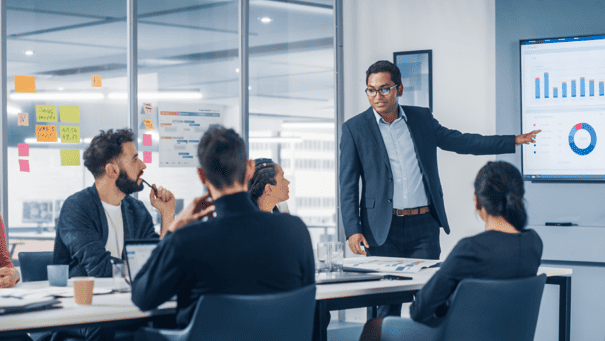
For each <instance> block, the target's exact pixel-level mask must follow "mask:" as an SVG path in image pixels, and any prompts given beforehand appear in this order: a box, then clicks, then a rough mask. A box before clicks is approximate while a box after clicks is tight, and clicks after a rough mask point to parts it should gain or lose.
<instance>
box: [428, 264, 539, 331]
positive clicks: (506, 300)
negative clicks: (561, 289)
mask: <svg viewBox="0 0 605 341" xmlns="http://www.w3.org/2000/svg"><path fill="white" fill-rule="evenodd" d="M545 283H546V275H545V274H542V275H539V276H533V277H527V278H519V279H506V280H487V279H465V280H463V281H461V282H460V283H459V284H458V287H457V288H456V291H455V292H454V294H453V295H452V303H451V304H450V307H449V310H448V312H447V314H446V316H445V317H444V321H443V323H442V324H441V325H440V328H441V333H440V334H441V336H440V337H439V338H438V340H448V341H457V340H465V341H466V340H492V341H499V340H503V341H504V340H515V341H523V340H533V339H534V334H535V332H536V324H537V322H538V313H539V311H540V302H541V301H542V293H543V292H544V284H545Z"/></svg>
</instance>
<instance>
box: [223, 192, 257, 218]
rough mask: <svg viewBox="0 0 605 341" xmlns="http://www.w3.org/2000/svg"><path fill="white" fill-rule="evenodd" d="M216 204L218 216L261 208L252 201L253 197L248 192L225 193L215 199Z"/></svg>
mask: <svg viewBox="0 0 605 341" xmlns="http://www.w3.org/2000/svg"><path fill="white" fill-rule="evenodd" d="M214 206H215V208H216V215H217V217H224V216H228V215H233V214H240V213H249V212H254V211H258V210H259V208H258V206H256V205H254V203H253V202H252V198H251V197H250V193H248V192H239V193H234V194H230V195H224V196H222V197H220V198H218V199H216V200H215V201H214Z"/></svg>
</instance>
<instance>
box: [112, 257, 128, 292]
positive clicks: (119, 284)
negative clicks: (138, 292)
mask: <svg viewBox="0 0 605 341" xmlns="http://www.w3.org/2000/svg"><path fill="white" fill-rule="evenodd" d="M112 268H113V289H114V290H116V291H117V292H128V291H130V286H129V285H128V283H127V282H126V276H127V274H126V264H124V263H123V262H114V263H113V264H112Z"/></svg>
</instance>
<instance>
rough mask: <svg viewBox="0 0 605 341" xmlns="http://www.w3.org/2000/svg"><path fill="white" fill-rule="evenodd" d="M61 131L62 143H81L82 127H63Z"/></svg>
mask: <svg viewBox="0 0 605 341" xmlns="http://www.w3.org/2000/svg"><path fill="white" fill-rule="evenodd" d="M60 130H61V142H62V143H80V127H74V126H62V127H61V128H60Z"/></svg>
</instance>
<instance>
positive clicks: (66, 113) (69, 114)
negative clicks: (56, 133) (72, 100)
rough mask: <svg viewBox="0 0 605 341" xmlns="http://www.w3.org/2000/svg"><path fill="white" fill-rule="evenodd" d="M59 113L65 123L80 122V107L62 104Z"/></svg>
mask: <svg viewBox="0 0 605 341" xmlns="http://www.w3.org/2000/svg"><path fill="white" fill-rule="evenodd" d="M59 114H61V122H63V123H80V107H76V106H69V105H60V106H59Z"/></svg>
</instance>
